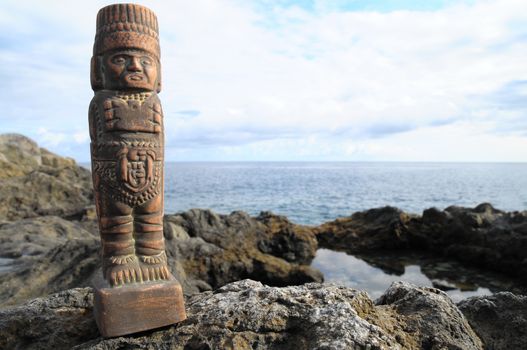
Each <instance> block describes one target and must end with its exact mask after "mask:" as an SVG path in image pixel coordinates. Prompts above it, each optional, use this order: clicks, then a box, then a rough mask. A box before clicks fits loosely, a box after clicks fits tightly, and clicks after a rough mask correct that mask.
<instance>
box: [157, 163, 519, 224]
mask: <svg viewBox="0 0 527 350" xmlns="http://www.w3.org/2000/svg"><path fill="white" fill-rule="evenodd" d="M482 202H489V203H491V204H492V205H493V206H494V207H496V208H498V209H502V210H508V211H511V210H526V209H527V163H399V162H382V163H380V162H379V163H378V162H372V163H368V162H359V163H356V162H316V163H315V162H225V163H224V162H221V163H220V162H218V163H213V162H203V163H199V162H196V163H183V162H182V163H167V164H166V165H165V212H166V213H174V212H178V211H185V210H188V209H191V208H210V209H212V210H214V211H216V212H218V213H224V214H226V213H230V212H231V211H234V210H243V211H246V212H248V213H249V214H251V215H257V214H259V213H260V211H272V212H273V213H275V214H279V215H285V216H287V217H288V218H289V219H290V220H291V221H293V222H295V223H298V224H309V225H318V224H320V223H323V222H325V221H328V220H334V219H335V218H337V217H341V216H348V215H350V214H351V213H353V212H356V211H361V210H366V209H370V208H375V207H381V206H385V205H391V206H395V207H398V208H400V209H402V210H404V211H407V212H411V213H418V214H420V213H421V212H422V211H423V210H424V209H427V208H430V207H436V208H439V209H444V208H446V207H448V206H450V205H458V206H467V207H474V206H476V205H477V204H480V203H482Z"/></svg>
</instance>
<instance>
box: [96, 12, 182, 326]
mask: <svg viewBox="0 0 527 350" xmlns="http://www.w3.org/2000/svg"><path fill="white" fill-rule="evenodd" d="M91 85H92V89H93V90H94V92H95V96H94V97H93V99H92V101H91V103H90V107H89V124H90V137H91V158H92V174H93V186H94V189H95V201H96V207H97V215H98V220H99V230H100V235H101V243H102V277H103V280H104V281H103V282H104V284H106V285H105V286H104V287H103V286H102V284H101V283H103V282H99V285H100V286H101V288H99V289H100V290H102V289H105V290H106V291H107V292H108V293H112V292H111V291H112V289H109V288H113V289H114V290H117V289H118V288H119V287H124V288H125V290H127V289H126V288H127V287H129V288H132V287H135V289H137V288H139V287H145V288H150V287H151V285H149V284H148V283H149V282H157V284H158V285H159V286H161V287H160V288H162V287H166V286H167V285H170V283H176V284H177V286H178V287H179V290H181V288H180V286H179V284H178V283H177V281H175V279H174V277H173V276H172V275H171V273H170V271H169V270H168V267H167V256H166V253H165V243H164V238H163V153H164V136H163V131H164V130H163V111H162V109H161V102H160V101H159V98H158V95H157V94H158V93H159V92H160V91H161V65H160V49H159V38H158V25H157V18H156V16H155V14H154V13H153V12H152V11H150V10H149V9H147V8H145V7H143V6H140V5H134V4H115V5H110V6H107V7H104V8H102V9H101V10H100V11H99V13H98V15H97V32H96V35H95V44H94V47H93V57H92V60H91ZM163 281H167V282H166V283H163ZM132 289H133V288H132ZM132 289H130V290H132ZM119 293H122V291H119ZM114 294H115V293H114ZM96 297H97V294H96ZM121 297H122V296H121ZM108 298H110V297H108ZM108 300H110V299H108ZM108 300H107V301H108ZM178 300H180V301H181V306H182V298H179V299H178ZM96 318H97V317H96ZM183 318H184V308H183ZM98 322H99V320H98ZM158 327H159V326H158ZM99 328H100V329H101V326H100V325H99ZM140 330H142V329H140ZM101 332H102V330H101ZM103 335H104V334H103ZM109 336H112V334H110V335H109Z"/></svg>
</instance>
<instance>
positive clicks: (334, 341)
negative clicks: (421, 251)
mask: <svg viewBox="0 0 527 350" xmlns="http://www.w3.org/2000/svg"><path fill="white" fill-rule="evenodd" d="M437 293H438V292H436V291H434V290H431V289H430V290H429V289H423V288H417V287H414V286H411V285H407V284H404V285H394V286H392V287H391V288H390V290H388V291H387V294H386V295H385V296H383V297H382V298H381V299H382V302H381V303H379V305H375V304H374V303H373V302H372V301H371V300H370V299H369V297H368V295H367V294H366V293H364V292H360V291H357V290H353V289H351V288H346V287H340V286H334V285H321V284H317V283H311V284H306V285H303V286H293V287H284V288H278V287H268V286H264V285H262V284H261V283H258V282H255V281H251V280H244V281H239V282H235V283H231V284H228V285H226V286H224V287H222V288H220V289H218V290H217V291H215V292H204V293H199V294H195V295H192V296H191V297H189V298H188V299H187V301H186V305H187V314H188V319H187V320H185V321H184V322H182V323H180V324H179V325H176V326H170V327H165V328H163V329H159V330H154V331H148V332H143V333H139V334H136V335H132V336H125V337H118V338H113V339H102V338H100V337H99V336H98V334H97V333H96V330H95V331H94V329H96V328H95V324H94V322H93V319H92V309H91V303H92V294H91V291H90V289H87V288H86V289H74V290H69V291H65V292H61V293H59V294H56V295H53V296H49V297H47V298H42V299H36V300H33V301H31V302H28V303H26V304H24V305H21V306H18V307H15V308H11V309H5V310H0V320H1V321H0V342H2V343H0V347H2V348H25V349H39V348H45V347H47V348H57V349H60V348H71V347H73V346H75V345H76V346H75V347H74V348H75V349H98V350H102V349H104V350H110V349H124V348H142V349H143V348H145V349H146V348H155V349H241V350H243V349H295V350H302V349H401V350H402V349H481V348H482V347H481V343H480V340H479V338H478V337H477V336H476V335H475V334H474V333H473V332H472V331H471V330H470V327H468V326H467V323H466V320H465V319H464V318H463V315H462V314H461V313H460V312H459V310H458V309H457V308H456V306H455V305H454V304H452V302H449V300H448V298H447V297H446V296H444V295H443V294H441V293H439V294H437ZM412 311H414V312H415V313H412ZM429 322H434V323H429Z"/></svg>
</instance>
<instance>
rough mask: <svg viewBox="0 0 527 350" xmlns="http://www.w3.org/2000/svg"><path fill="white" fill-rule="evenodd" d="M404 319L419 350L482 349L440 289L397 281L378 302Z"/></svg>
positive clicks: (406, 328)
mask: <svg viewBox="0 0 527 350" xmlns="http://www.w3.org/2000/svg"><path fill="white" fill-rule="evenodd" d="M376 305H377V306H382V305H387V306H390V307H392V308H394V310H395V312H396V313H397V314H399V315H401V316H403V317H404V331H405V333H407V334H408V333H410V334H412V337H413V338H417V339H418V341H417V348H419V349H459V350H470V349H482V348H483V346H482V343H481V340H480V339H479V338H478V336H477V335H476V334H475V333H474V331H473V330H472V328H471V327H470V325H469V324H468V322H467V320H466V319H465V317H464V316H463V314H462V313H461V312H460V311H459V309H458V308H457V307H456V306H455V304H454V303H453V302H452V300H451V299H450V298H449V297H448V295H447V294H446V293H445V292H443V291H440V290H439V289H435V288H429V287H416V286H414V285H411V284H409V283H406V282H395V283H393V284H392V285H391V286H390V288H388V290H387V291H386V292H385V293H384V294H383V295H382V296H381V297H380V298H379V299H378V300H377V301H376Z"/></svg>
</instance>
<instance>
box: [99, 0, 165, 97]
mask: <svg viewBox="0 0 527 350" xmlns="http://www.w3.org/2000/svg"><path fill="white" fill-rule="evenodd" d="M159 54H160V50H159V38H158V27H157V18H156V16H155V15H154V13H153V12H152V11H150V10H149V9H147V8H146V7H143V6H140V5H135V4H115V5H110V6H106V7H104V8H102V9H101V10H100V11H99V13H98V14H97V32H96V35H95V43H94V45H93V57H92V60H91V85H92V89H93V90H94V91H98V90H102V89H107V90H125V91H128V90H142V91H154V90H155V91H157V92H160V91H161V65H160V62H159Z"/></svg>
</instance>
